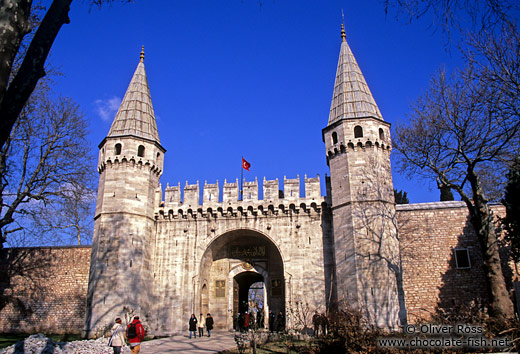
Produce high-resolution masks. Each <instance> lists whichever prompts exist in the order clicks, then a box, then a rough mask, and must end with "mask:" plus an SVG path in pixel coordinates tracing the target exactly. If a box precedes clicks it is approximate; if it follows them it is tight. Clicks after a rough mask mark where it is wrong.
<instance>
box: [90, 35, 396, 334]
mask: <svg viewBox="0 0 520 354" xmlns="http://www.w3.org/2000/svg"><path fill="white" fill-rule="evenodd" d="M342 37H343V40H342V44H341V48H340V57H339V61H338V70H337V74H336V83H335V85H334V93H333V98H332V104H331V111H330V116H329V123H328V126H327V127H326V128H324V129H323V139H324V142H325V148H326V156H327V162H328V164H329V167H330V174H331V177H330V179H329V178H328V177H325V179H326V183H325V184H326V186H327V190H326V191H324V192H325V193H323V194H325V195H326V196H322V191H321V189H320V179H319V176H318V177H316V178H307V176H305V181H304V186H305V190H304V191H301V192H300V190H299V186H300V181H299V178H296V179H287V178H285V177H284V183H283V193H281V191H280V186H279V183H278V180H272V181H266V180H265V179H264V181H263V184H262V186H259V184H258V182H257V181H256V180H255V181H254V182H245V183H244V186H243V191H242V193H240V191H239V183H238V181H234V182H227V181H224V184H223V186H222V197H220V186H219V184H218V182H216V183H215V184H207V183H205V184H204V186H203V190H202V199H203V200H202V201H200V200H199V198H200V197H199V196H200V195H201V193H200V192H201V191H200V189H199V185H198V183H197V184H195V185H188V184H186V186H185V187H184V189H183V193H181V187H180V184H178V185H177V186H172V187H170V186H167V187H166V188H165V190H164V194H163V190H162V188H161V186H160V184H159V178H160V175H161V174H162V168H163V161H164V160H163V158H165V149H164V148H163V147H162V146H161V143H160V140H159V133H158V131H157V126H156V122H155V116H154V112H153V106H152V103H151V97H150V93H149V89H148V84H147V80H146V74H145V71H144V63H143V56H141V62H140V63H139V65H138V67H137V69H136V72H135V74H134V76H133V78H132V80H131V83H130V85H129V87H128V90H127V93H126V94H125V97H124V99H123V102H122V103H121V107H120V109H119V111H118V113H117V115H116V117H115V119H114V122H113V124H112V127H111V129H110V132H109V133H108V136H107V137H106V138H105V140H104V141H103V142H102V143H101V144H100V146H99V147H100V154H99V168H98V169H99V173H100V179H99V190H98V200H97V208H96V216H95V220H96V221H95V230H94V238H93V246H92V260H91V266H90V284H89V291H88V297H87V317H86V331H87V334H88V335H96V334H97V332H98V331H99V330H100V329H101V328H103V327H104V326H106V324H107V323H110V321H111V320H112V319H113V318H114V317H115V316H118V315H120V314H121V313H122V312H123V311H128V310H129V309H131V310H132V311H136V312H138V313H140V314H141V316H142V317H145V318H146V319H147V320H148V325H149V326H150V327H151V329H152V331H153V333H154V334H162V335H164V334H172V333H176V332H180V331H185V330H186V329H187V322H188V318H189V316H190V314H191V313H195V314H197V315H198V314H199V313H204V314H206V313H208V312H210V313H211V314H212V315H213V317H214V319H215V323H216V327H217V328H222V329H232V328H233V324H234V319H235V318H236V315H237V314H238V313H239V312H244V311H247V310H249V308H248V305H247V292H248V289H249V287H250V286H251V285H252V284H253V283H261V284H263V287H264V290H265V291H264V294H265V304H264V306H263V308H262V311H263V312H264V314H265V317H266V318H267V313H268V311H269V310H271V311H273V313H280V312H281V313H283V314H285V315H286V316H287V326H288V327H291V326H294V325H296V323H295V318H294V316H291V313H293V310H294V308H295V307H296V306H297V302H301V301H303V302H304V303H305V305H306V306H307V305H308V306H309V308H310V310H311V311H312V312H314V310H317V311H319V312H323V313H324V312H327V311H329V310H330V308H331V307H333V306H343V305H345V304H349V305H350V306H354V307H357V308H360V309H362V310H363V312H364V313H365V315H366V317H367V318H368V320H369V322H370V323H371V324H374V325H377V326H379V327H384V328H396V327H397V326H398V325H399V316H400V315H401V316H402V318H403V319H404V317H403V316H404V312H402V311H401V312H400V309H401V310H402V308H403V307H404V303H402V302H401V303H400V300H399V299H400V293H399V290H398V289H399V288H400V287H399V284H398V283H397V279H398V274H397V273H398V270H399V269H400V264H399V244H398V242H397V237H396V227H395V225H396V224H395V205H394V199H393V185H392V176H391V170H390V150H391V140H390V125H389V124H388V123H386V122H385V121H384V120H383V118H382V116H381V113H380V112H379V109H378V108H377V105H376V103H375V101H374V99H373V97H372V95H371V93H370V90H369V89H368V86H367V84H366V82H365V79H364V77H363V74H362V73H361V70H360V68H359V66H358V65H357V63H356V61H355V59H354V56H353V54H352V52H351V50H350V48H349V46H348V44H347V42H346V40H345V35H344V32H342ZM259 188H263V199H262V200H259V198H258V196H259V193H258V191H259ZM181 194H182V195H183V196H182V197H181ZM282 194H283V195H282ZM401 297H402V294H401Z"/></svg>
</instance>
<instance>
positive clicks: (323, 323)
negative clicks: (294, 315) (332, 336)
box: [312, 311, 329, 337]
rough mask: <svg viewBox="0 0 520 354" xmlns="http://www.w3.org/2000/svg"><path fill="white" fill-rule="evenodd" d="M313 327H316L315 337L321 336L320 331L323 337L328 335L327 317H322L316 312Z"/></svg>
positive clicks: (322, 315)
mask: <svg viewBox="0 0 520 354" xmlns="http://www.w3.org/2000/svg"><path fill="white" fill-rule="evenodd" d="M312 325H313V326H314V335H315V336H316V337H317V336H319V334H320V331H321V335H322V336H325V335H327V327H328V326H329V320H328V319H327V316H325V315H324V314H321V315H320V314H319V313H318V311H315V312H314V315H313V316H312Z"/></svg>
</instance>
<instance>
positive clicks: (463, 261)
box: [453, 248, 471, 269]
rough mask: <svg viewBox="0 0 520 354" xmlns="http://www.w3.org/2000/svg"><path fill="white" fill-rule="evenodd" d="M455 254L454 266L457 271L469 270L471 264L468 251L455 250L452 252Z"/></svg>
mask: <svg viewBox="0 0 520 354" xmlns="http://www.w3.org/2000/svg"><path fill="white" fill-rule="evenodd" d="M453 253H454V254H455V264H456V266H457V269H469V268H471V262H470V260H469V250H468V249H467V248H456V249H454V250H453Z"/></svg>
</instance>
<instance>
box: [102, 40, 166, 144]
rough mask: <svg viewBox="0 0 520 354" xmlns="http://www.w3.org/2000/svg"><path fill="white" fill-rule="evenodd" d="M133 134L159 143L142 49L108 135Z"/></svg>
mask: <svg viewBox="0 0 520 354" xmlns="http://www.w3.org/2000/svg"><path fill="white" fill-rule="evenodd" d="M122 135H133V136H137V137H140V138H145V139H149V140H153V141H156V142H158V143H160V140H159V132H158V130H157V123H156V121H155V113H154V111H153V105H152V98H151V96H150V89H149V88H148V80H147V79H146V72H145V70H144V49H143V50H142V51H141V60H140V61H139V64H137V68H136V69H135V72H134V76H133V77H132V80H131V81H130V85H128V89H127V90H126V93H125V97H124V98H123V101H122V102H121V105H120V106H119V110H118V111H117V114H116V117H115V118H114V121H113V122H112V126H111V127H110V131H109V132H108V136H109V137H114V136H122Z"/></svg>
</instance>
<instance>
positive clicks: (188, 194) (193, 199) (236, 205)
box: [157, 175, 325, 218]
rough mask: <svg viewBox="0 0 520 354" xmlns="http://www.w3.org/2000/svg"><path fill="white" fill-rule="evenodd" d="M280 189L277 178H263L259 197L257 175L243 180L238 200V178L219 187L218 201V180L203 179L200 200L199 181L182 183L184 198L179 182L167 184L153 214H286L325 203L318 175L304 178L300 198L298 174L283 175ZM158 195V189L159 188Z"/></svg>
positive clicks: (315, 207)
mask: <svg viewBox="0 0 520 354" xmlns="http://www.w3.org/2000/svg"><path fill="white" fill-rule="evenodd" d="M283 187H284V188H283V191H282V190H280V186H279V182H278V179H274V180H267V179H266V178H265V177H264V179H263V183H262V188H263V199H259V193H258V188H259V185H258V178H255V180H254V181H245V182H244V184H243V196H242V200H240V198H239V194H240V186H239V181H238V179H236V181H235V182H227V180H224V184H223V186H222V201H221V200H220V198H219V197H220V188H219V183H218V181H216V183H214V184H208V183H207V181H206V182H204V186H203V190H202V203H200V201H199V199H200V198H199V196H200V189H199V181H197V183H195V184H188V182H186V185H185V186H184V193H183V196H184V198H181V185H180V183H178V184H177V185H176V186H170V185H167V187H166V189H165V190H164V201H163V202H162V203H161V205H160V207H159V209H158V210H157V214H159V215H163V216H164V217H170V218H171V217H173V218H175V217H186V216H188V215H189V216H191V217H196V216H197V215H199V216H200V217H205V216H217V215H218V214H219V215H221V216H239V215H255V216H257V215H273V214H274V215H278V214H284V213H285V214H287V213H299V212H307V213H309V212H311V211H312V210H314V211H319V210H320V209H321V208H322V204H323V203H325V197H323V196H322V195H321V186H320V176H319V175H318V176H316V177H314V178H307V175H305V180H304V196H303V197H300V177H299V176H297V177H296V178H294V179H288V178H286V177H285V176H284V186H283ZM161 194H162V191H161Z"/></svg>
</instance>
